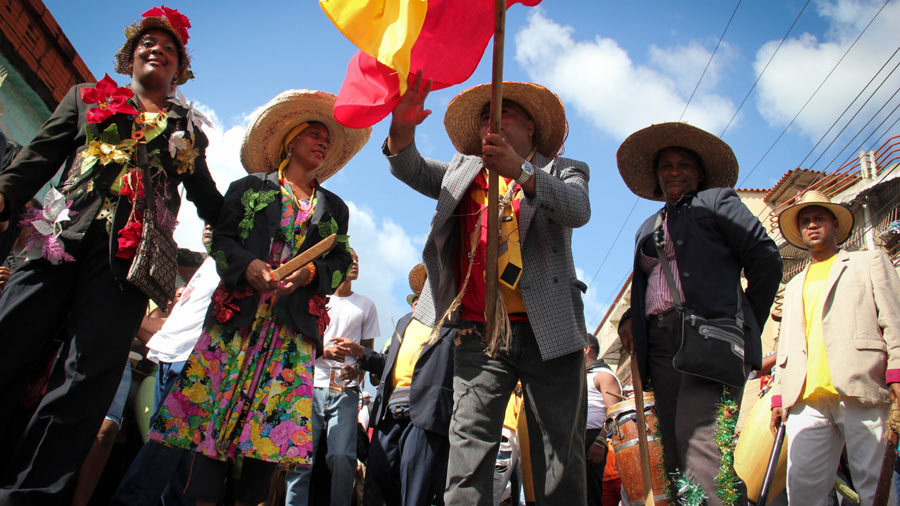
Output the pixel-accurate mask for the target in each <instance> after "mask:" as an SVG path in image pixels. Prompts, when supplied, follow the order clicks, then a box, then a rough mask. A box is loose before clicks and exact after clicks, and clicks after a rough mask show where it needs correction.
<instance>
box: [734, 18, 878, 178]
mask: <svg viewBox="0 0 900 506" xmlns="http://www.w3.org/2000/svg"><path fill="white" fill-rule="evenodd" d="M889 1H890V0H885V2H884V3H883V4H882V5H881V8H879V9H878V12H876V13H875V15H874V16H872V19H870V20H869V22H868V23H867V24H866V26H865V27H864V28H863V29H862V31H861V32H859V35H857V36H856V39H854V40H853V43H852V44H850V46H849V47H847V50H846V51H844V54H842V55H841V57H840V59H839V60H838V61H837V62H836V63H835V64H834V66H833V67H832V68H831V70H830V71H829V72H828V75H826V76H825V78H824V79H822V82H821V83H819V86H817V87H816V89H815V91H813V92H812V95H810V96H809V98H808V99H806V102H805V103H804V104H803V107H801V108H800V110H799V111H797V114H795V115H794V117H793V118H791V121H790V122H788V124H787V125H785V127H784V129H783V130H782V131H781V133H779V134H778V137H776V138H775V141H774V142H772V145H771V146H769V148H768V149H767V150H766V152H765V153H763V155H762V157H761V158H760V159H759V161H758V162H756V165H754V166H753V168H752V169H750V172H748V173H747V174H746V175H744V177H743V178H741V182H740V183H739V185H738V186H743V185H744V183H746V182H747V178H749V177H750V176H751V175H752V174H753V172H755V171H756V169H757V168H759V166H760V164H762V162H763V160H765V159H766V157H767V156H769V153H771V152H772V149H773V148H775V145H776V144H778V141H780V140H781V138H782V137H783V136H784V134H785V133H786V132H787V131H788V129H789V128H790V127H791V125H793V124H794V121H796V120H797V118H798V117H800V114H801V113H803V111H804V110H805V109H806V106H807V105H809V103H810V102H811V101H812V99H813V98H814V97H815V96H816V94H818V93H819V90H821V89H822V86H823V85H824V84H825V82H826V81H828V78H830V77H831V75H832V74H834V71H835V70H837V68H838V66H840V64H841V62H843V61H844V58H846V57H847V55H848V54H849V53H850V51H851V50H852V49H853V47H854V46H856V43H857V42H859V39H860V38H862V36H863V34H864V33H866V31H867V30H868V29H869V27H870V26H872V23H873V22H874V21H875V18H877V17H878V15H879V14H881V11H882V10H884V8H885V6H887V4H888V2H889Z"/></svg>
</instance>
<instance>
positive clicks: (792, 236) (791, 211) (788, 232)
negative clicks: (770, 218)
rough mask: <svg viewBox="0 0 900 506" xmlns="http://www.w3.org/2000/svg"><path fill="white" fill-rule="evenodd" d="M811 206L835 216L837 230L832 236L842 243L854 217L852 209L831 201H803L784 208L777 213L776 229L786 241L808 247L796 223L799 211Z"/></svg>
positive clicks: (848, 236)
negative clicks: (822, 208)
mask: <svg viewBox="0 0 900 506" xmlns="http://www.w3.org/2000/svg"><path fill="white" fill-rule="evenodd" d="M812 206H819V207H824V208H825V209H828V210H829V211H830V212H831V214H833V215H834V216H835V218H837V220H838V226H837V230H835V231H834V238H835V240H836V241H837V243H838V244H842V243H843V242H844V241H846V240H847V239H849V238H850V232H851V231H852V230H853V224H854V220H855V218H854V217H853V211H851V210H850V208H849V207H847V206H845V205H843V204H833V203H831V202H803V203H801V204H796V205H793V206H791V207H789V208H787V209H785V210H784V211H782V212H781V214H779V215H778V229H779V230H781V235H782V237H784V239H785V240H786V241H787V242H789V243H791V244H793V245H794V246H796V247H798V248H800V249H809V248H807V246H806V244H804V243H803V234H802V233H801V232H800V225H799V224H798V223H797V215H798V214H800V211H802V210H804V209H806V208H807V207H812Z"/></svg>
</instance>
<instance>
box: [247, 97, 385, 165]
mask: <svg viewBox="0 0 900 506" xmlns="http://www.w3.org/2000/svg"><path fill="white" fill-rule="evenodd" d="M334 100H335V96H334V95H333V94H331V93H327V92H324V91H316V90H287V91H284V92H282V93H279V94H278V95H277V96H276V97H275V98H273V99H272V100H270V101H269V102H268V103H267V104H266V105H265V106H263V108H262V110H261V111H260V112H259V114H258V115H257V116H256V118H255V119H254V120H253V121H252V122H251V123H250V128H248V129H247V133H246V134H244V141H243V143H242V144H241V164H242V165H243V166H244V169H245V170H246V171H247V172H248V173H250V174H253V173H255V172H272V171H274V170H276V169H277V168H278V164H279V163H281V153H282V143H283V142H284V137H285V135H287V134H288V132H290V130H291V129H292V128H294V127H295V126H297V125H299V124H300V123H303V122H305V121H317V122H319V123H322V124H323V125H325V126H326V127H327V128H328V133H329V136H330V137H331V146H329V148H328V154H327V155H326V156H325V160H324V161H323V162H322V165H321V166H319V168H318V169H316V173H315V178H316V180H317V181H319V182H322V181H325V180H326V179H328V178H329V177H331V176H332V175H334V174H335V173H336V172H337V171H338V170H340V169H341V168H342V167H343V166H344V165H346V164H347V162H348V161H350V159H351V158H353V156H354V155H355V154H356V153H358V152H359V150H360V149H362V147H363V146H364V145H365V144H366V142H367V141H368V140H369V136H370V135H371V134H372V128H371V127H366V128H348V127H345V126H343V125H341V124H340V123H338V122H337V121H335V119H334V112H333V110H334Z"/></svg>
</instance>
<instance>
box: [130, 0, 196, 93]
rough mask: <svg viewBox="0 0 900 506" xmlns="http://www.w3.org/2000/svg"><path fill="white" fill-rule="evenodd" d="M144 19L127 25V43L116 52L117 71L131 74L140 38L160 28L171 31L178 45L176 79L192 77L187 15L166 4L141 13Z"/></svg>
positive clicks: (189, 22)
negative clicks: (136, 46) (136, 45)
mask: <svg viewBox="0 0 900 506" xmlns="http://www.w3.org/2000/svg"><path fill="white" fill-rule="evenodd" d="M141 16H142V19H140V20H138V21H135V22H134V23H132V24H130V25H128V26H126V27H125V43H124V44H122V47H121V48H119V50H118V51H117V52H116V56H115V63H116V72H118V73H120V74H124V75H126V76H130V75H131V73H132V71H133V70H134V69H133V65H134V47H135V44H137V41H138V39H139V38H140V37H141V35H142V34H144V33H145V32H147V30H152V29H154V28H158V29H160V30H165V31H166V32H169V35H171V36H172V40H174V41H175V45H176V46H178V47H177V49H178V75H176V76H175V78H176V80H179V78H181V77H183V76H184V75H185V74H187V75H188V78H190V77H192V75H191V74H190V72H189V71H188V69H189V68H190V66H191V59H190V57H189V56H188V54H187V50H186V49H185V46H186V45H187V42H188V39H190V36H189V35H188V28H190V27H191V21H190V20H189V19H188V17H187V16H185V15H184V14H182V13H180V12H178V10H177V9H170V8H168V7H166V6H162V7H153V8H152V9H150V10H148V11H146V12H144V13H143V14H141Z"/></svg>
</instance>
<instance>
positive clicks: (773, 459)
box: [756, 420, 785, 506]
mask: <svg viewBox="0 0 900 506" xmlns="http://www.w3.org/2000/svg"><path fill="white" fill-rule="evenodd" d="M776 424H777V425H778V432H776V433H775V442H774V443H773V444H772V456H770V457H769V465H768V466H766V474H765V476H764V477H763V482H762V489H760V491H759V501H757V503H756V504H758V505H760V506H766V503H767V502H768V499H769V488H771V486H772V480H773V479H774V478H775V469H776V468H777V467H778V457H779V456H780V455H781V447H782V446H783V445H784V431H785V429H784V424H783V423H781V420H778V421H777V422H776Z"/></svg>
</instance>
